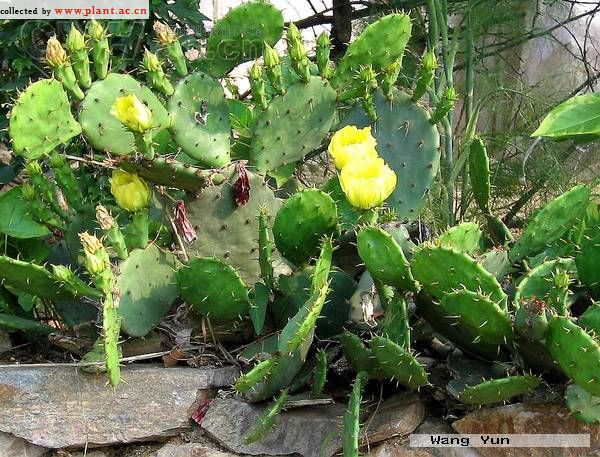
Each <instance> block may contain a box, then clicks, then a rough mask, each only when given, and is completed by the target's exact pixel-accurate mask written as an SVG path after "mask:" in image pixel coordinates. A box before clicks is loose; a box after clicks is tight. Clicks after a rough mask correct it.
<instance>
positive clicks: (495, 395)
mask: <svg viewBox="0 0 600 457" xmlns="http://www.w3.org/2000/svg"><path fill="white" fill-rule="evenodd" d="M541 382H542V379H541V378H538V377H537V376H509V377H507V378H500V379H491V380H489V381H485V382H482V383H481V384H477V385H474V386H464V385H463V384H462V383H461V382H460V381H458V382H455V381H450V384H449V385H448V390H449V391H450V392H451V393H453V394H454V395H455V396H456V397H457V399H458V400H459V401H461V402H463V403H467V404H469V405H490V404H493V403H501V402H505V401H508V400H510V399H511V398H513V397H516V396H517V395H523V394H527V393H531V392H532V391H533V390H534V389H535V388H536V387H537V386H539V385H540V383H541Z"/></svg>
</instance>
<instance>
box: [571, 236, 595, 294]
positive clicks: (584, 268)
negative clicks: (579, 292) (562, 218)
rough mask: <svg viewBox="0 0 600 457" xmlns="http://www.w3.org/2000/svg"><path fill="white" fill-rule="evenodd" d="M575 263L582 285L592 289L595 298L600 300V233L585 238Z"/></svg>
mask: <svg viewBox="0 0 600 457" xmlns="http://www.w3.org/2000/svg"><path fill="white" fill-rule="evenodd" d="M575 262H576V263H577V272H578V276H579V280H580V281H581V283H582V284H584V285H585V286H586V287H588V289H590V292H591V294H592V296H593V297H594V298H597V299H600V232H599V233H597V234H595V235H594V236H593V237H591V238H584V240H583V241H582V242H581V249H580V251H579V253H578V254H577V256H576V257H575Z"/></svg>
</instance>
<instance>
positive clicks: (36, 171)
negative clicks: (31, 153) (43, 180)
mask: <svg viewBox="0 0 600 457" xmlns="http://www.w3.org/2000/svg"><path fill="white" fill-rule="evenodd" d="M25 169H26V170H27V173H29V176H39V175H41V174H42V166H41V165H40V163H39V162H38V161H37V160H32V161H31V162H29V163H28V164H27V165H25Z"/></svg>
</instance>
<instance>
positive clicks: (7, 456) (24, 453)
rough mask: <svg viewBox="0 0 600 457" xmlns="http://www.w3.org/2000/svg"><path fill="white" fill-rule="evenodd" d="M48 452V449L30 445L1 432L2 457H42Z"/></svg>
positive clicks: (0, 447) (0, 448)
mask: <svg viewBox="0 0 600 457" xmlns="http://www.w3.org/2000/svg"><path fill="white" fill-rule="evenodd" d="M47 452H48V449H45V448H43V447H40V446H36V445H35V444H31V443H28V442H27V441H25V440H24V439H22V438H18V437H16V436H14V435H11V434H9V433H2V432H0V455H1V456H2V457H41V456H42V455H44V454H46V453H47Z"/></svg>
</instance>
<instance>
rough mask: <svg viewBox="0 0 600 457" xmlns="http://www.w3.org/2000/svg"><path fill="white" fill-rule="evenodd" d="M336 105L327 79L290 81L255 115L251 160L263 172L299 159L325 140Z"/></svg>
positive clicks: (316, 78) (313, 78)
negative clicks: (289, 84) (304, 81)
mask: <svg viewBox="0 0 600 457" xmlns="http://www.w3.org/2000/svg"><path fill="white" fill-rule="evenodd" d="M335 108H336V93H335V91H334V90H333V89H332V88H331V86H330V85H329V83H328V82H327V81H326V80H324V79H321V78H320V77H316V76H314V77H311V79H310V81H309V82H308V83H306V84H304V83H302V82H298V83H295V84H292V85H291V86H290V87H288V89H287V92H286V93H285V94H284V95H282V96H280V97H275V98H273V100H271V103H269V106H268V107H267V109H266V110H264V111H263V112H262V113H260V115H259V116H258V117H257V119H256V121H255V129H254V136H253V137H252V145H251V153H250V162H251V163H252V164H253V165H255V166H256V168H257V169H258V171H259V172H260V173H262V174H264V173H267V172H269V171H271V170H275V169H277V168H280V167H282V166H283V165H287V164H290V163H294V162H297V161H298V160H300V159H302V158H303V157H304V156H305V155H306V154H308V153H309V152H311V151H312V150H313V149H315V148H317V147H318V146H319V145H320V144H321V142H322V141H323V139H325V136H326V135H327V133H328V132H329V128H330V127H331V124H332V123H333V120H334V117H335Z"/></svg>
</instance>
